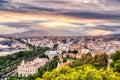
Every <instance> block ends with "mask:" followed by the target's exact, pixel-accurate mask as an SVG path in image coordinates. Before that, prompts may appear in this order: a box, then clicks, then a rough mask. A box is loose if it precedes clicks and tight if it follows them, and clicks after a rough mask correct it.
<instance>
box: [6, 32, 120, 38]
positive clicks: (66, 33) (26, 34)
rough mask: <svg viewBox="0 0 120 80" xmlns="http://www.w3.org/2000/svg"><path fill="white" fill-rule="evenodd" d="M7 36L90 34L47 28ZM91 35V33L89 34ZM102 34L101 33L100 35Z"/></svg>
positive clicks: (119, 35)
mask: <svg viewBox="0 0 120 80" xmlns="http://www.w3.org/2000/svg"><path fill="white" fill-rule="evenodd" d="M4 36H5V37H35V36H36V37H39V36H88V35H81V34H79V33H73V32H71V31H46V30H29V31H25V32H21V33H13V34H7V35H4ZM89 36H91V35H89ZM99 36H100V35H99ZM104 36H107V37H112V36H116V37H120V34H109V35H104Z"/></svg>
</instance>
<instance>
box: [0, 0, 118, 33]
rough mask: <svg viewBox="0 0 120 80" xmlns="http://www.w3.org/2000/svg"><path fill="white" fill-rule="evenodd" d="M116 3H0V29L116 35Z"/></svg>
mask: <svg viewBox="0 0 120 80" xmlns="http://www.w3.org/2000/svg"><path fill="white" fill-rule="evenodd" d="M119 4H120V0H0V14H2V15H1V16H0V27H1V26H2V28H3V26H4V27H6V28H8V29H12V30H13V32H15V30H16V31H18V30H17V29H20V30H21V31H24V29H25V30H31V29H41V30H47V31H51V32H55V34H61V35H63V34H66V35H72V34H74V35H84V34H91V35H92V34H95V35H98V34H100V33H102V32H105V34H110V33H119V32H120V28H119V25H120V24H119V23H120V8H119V7H120V5H119ZM16 28H17V29H16ZM2 30H3V32H4V31H7V30H4V29H2ZM12 30H11V31H12ZM8 32H9V31H8ZM18 32H19V31H18ZM1 33H2V32H1ZM1 33H0V34H1ZM6 33H7V32H6Z"/></svg>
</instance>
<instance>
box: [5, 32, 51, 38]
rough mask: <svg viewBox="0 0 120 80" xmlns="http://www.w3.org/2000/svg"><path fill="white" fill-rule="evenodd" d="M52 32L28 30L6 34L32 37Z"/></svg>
mask: <svg viewBox="0 0 120 80" xmlns="http://www.w3.org/2000/svg"><path fill="white" fill-rule="evenodd" d="M51 35H53V34H52V33H50V32H48V31H44V30H29V31H25V32H21V33H13V34H9V35H6V36H17V37H34V36H51Z"/></svg>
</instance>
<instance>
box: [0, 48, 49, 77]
mask: <svg viewBox="0 0 120 80" xmlns="http://www.w3.org/2000/svg"><path fill="white" fill-rule="evenodd" d="M46 50H48V48H35V49H32V50H28V51H20V52H17V53H14V54H12V55H7V56H1V57H0V77H2V76H3V75H6V74H7V73H9V72H11V71H13V70H15V69H16V68H17V66H18V65H19V64H20V63H21V61H22V60H25V61H31V60H33V59H34V58H36V57H38V56H39V57H47V56H46V55H45V54H44V52H45V51H46Z"/></svg>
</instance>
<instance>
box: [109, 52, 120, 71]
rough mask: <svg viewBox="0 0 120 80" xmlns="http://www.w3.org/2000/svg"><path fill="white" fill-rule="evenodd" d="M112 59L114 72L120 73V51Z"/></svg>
mask: <svg viewBox="0 0 120 80" xmlns="http://www.w3.org/2000/svg"><path fill="white" fill-rule="evenodd" d="M111 59H112V60H113V61H112V63H111V67H112V68H113V70H114V71H117V72H119V73H120V51H117V52H116V53H114V54H112V55H111Z"/></svg>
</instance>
